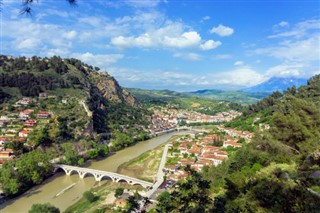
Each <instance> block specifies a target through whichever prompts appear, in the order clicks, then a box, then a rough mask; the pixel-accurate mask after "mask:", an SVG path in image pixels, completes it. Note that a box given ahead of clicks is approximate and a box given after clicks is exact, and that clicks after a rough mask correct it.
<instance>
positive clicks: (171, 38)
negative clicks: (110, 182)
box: [0, 0, 320, 91]
mask: <svg viewBox="0 0 320 213" xmlns="http://www.w3.org/2000/svg"><path fill="white" fill-rule="evenodd" d="M2 3H3V4H2V13H0V15H1V54H5V55H12V56H15V57H18V56H26V57H31V56H33V55H36V56H40V57H52V56H54V55H58V56H60V57H62V58H71V57H72V58H77V59H80V60H82V61H83V62H85V63H87V64H90V65H93V66H97V67H100V68H101V71H106V72H108V73H109V74H110V75H112V76H114V77H115V78H116V79H117V80H118V82H119V83H120V85H121V86H124V87H129V88H143V89H170V90H175V91H195V90H200V89H224V90H237V89H240V88H245V87H250V86H254V85H257V84H259V83H261V82H263V81H266V80H268V79H269V78H271V77H296V78H309V77H311V76H313V75H315V74H317V73H320V1H318V0H314V1H309V0H300V1H299V0H298V1H297V0H241V1H240V0H232V1H231V0H188V1H182V0H181V1H180V0H122V1H120V0H78V1H77V6H70V5H69V4H68V3H67V2H66V1H65V0H38V3H34V4H33V6H32V10H33V12H32V15H21V14H20V10H21V8H22V6H21V0H2Z"/></svg>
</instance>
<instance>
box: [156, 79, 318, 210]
mask: <svg viewBox="0 0 320 213" xmlns="http://www.w3.org/2000/svg"><path fill="white" fill-rule="evenodd" d="M256 116H259V117H260V120H264V121H265V122H268V123H269V124H270V126H271V127H270V129H263V130H261V131H258V129H257V131H256V136H255V137H254V138H253V140H252V142H251V143H249V144H247V145H246V146H244V147H243V148H241V149H239V150H238V151H237V152H236V153H235V155H233V156H232V157H230V159H229V160H228V161H226V162H224V163H222V164H221V165H219V166H217V167H211V168H205V169H204V170H203V171H202V173H201V174H199V173H196V172H194V171H192V170H190V169H188V168H187V170H188V171H189V173H190V177H189V178H188V179H187V181H182V182H181V183H179V184H178V185H179V187H178V188H177V189H174V190H173V191H171V192H170V193H167V192H166V193H164V194H162V195H161V196H160V197H159V198H158V200H159V201H160V203H159V204H158V206H157V209H158V210H159V211H166V212H297V213H298V212H319V211H320V205H319V203H320V157H319V156H320V141H319V138H320V75H316V76H314V77H312V78H311V79H310V80H309V81H308V84H307V85H306V86H302V87H300V88H299V89H297V88H295V87H292V88H291V89H288V90H286V91H284V92H283V94H282V93H274V94H273V95H271V96H269V97H267V98H265V99H263V100H262V101H260V102H259V103H257V104H255V105H251V106H249V107H248V108H247V110H246V114H245V115H243V116H242V117H240V118H239V119H238V120H237V121H235V122H232V123H231V124H230V125H232V126H237V127H238V128H247V127H246V126H247V125H248V123H246V121H247V120H250V119H252V118H256ZM240 121H241V122H240Z"/></svg>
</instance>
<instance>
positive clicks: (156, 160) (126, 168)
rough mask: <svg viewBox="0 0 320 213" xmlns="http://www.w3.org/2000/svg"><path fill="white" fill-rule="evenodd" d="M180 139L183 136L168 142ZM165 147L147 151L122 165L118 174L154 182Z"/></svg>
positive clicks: (175, 137)
mask: <svg viewBox="0 0 320 213" xmlns="http://www.w3.org/2000/svg"><path fill="white" fill-rule="evenodd" d="M179 137H181V136H178V135H176V136H172V137H171V138H170V139H169V140H168V142H171V141H173V140H176V139H177V138H179ZM164 146H165V144H162V145H160V146H158V147H157V148H155V149H153V150H150V151H147V152H145V153H143V154H141V155H139V156H138V157H136V158H134V159H132V160H130V161H128V162H126V163H124V164H122V165H120V166H119V167H118V170H117V173H120V174H123V175H127V176H130V177H135V178H139V179H142V180H145V181H150V182H153V178H154V177H155V175H156V173H157V171H158V168H159V165H160V160H161V157H162V153H163V149H164Z"/></svg>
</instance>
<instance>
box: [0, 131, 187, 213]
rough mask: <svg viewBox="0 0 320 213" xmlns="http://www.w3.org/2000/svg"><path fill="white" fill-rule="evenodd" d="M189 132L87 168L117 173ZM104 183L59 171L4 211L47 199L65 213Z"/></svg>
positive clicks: (20, 209) (133, 148) (127, 150)
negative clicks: (91, 189) (129, 162)
mask: <svg viewBox="0 0 320 213" xmlns="http://www.w3.org/2000/svg"><path fill="white" fill-rule="evenodd" d="M187 133H189V132H188V131H182V132H171V133H168V134H165V135H161V136H158V137H155V138H152V139H150V140H147V141H142V142H139V143H137V144H135V145H134V146H130V147H128V148H125V149H123V150H121V151H118V152H116V153H115V154H113V155H111V156H109V157H107V158H105V159H103V160H99V161H91V162H89V165H88V166H87V167H88V168H92V169H98V170H103V171H110V172H116V171H117V168H118V167H119V166H120V165H121V164H123V163H125V162H127V161H129V160H131V159H133V158H135V157H137V156H139V155H140V154H142V153H144V152H146V151H148V150H151V149H154V148H156V147H157V146H159V145H161V144H163V143H165V142H166V141H168V140H169V139H170V138H171V137H172V136H173V135H177V134H179V135H183V134H187ZM103 183H105V182H104V181H101V182H96V181H95V180H94V177H91V176H90V177H85V178H84V179H80V178H79V176H78V174H74V175H71V176H67V175H65V174H64V173H63V172H59V173H57V174H55V175H54V176H52V177H50V178H49V179H47V180H46V181H45V182H44V183H42V184H41V185H39V186H36V187H33V188H32V189H30V190H29V191H27V192H26V193H24V194H22V195H21V196H19V197H17V198H15V199H12V200H11V201H8V202H6V203H5V204H3V205H1V206H0V212H1V213H20V212H21V213H22V212H28V210H29V209H30V208H31V206H32V204H34V203H46V202H49V203H51V204H53V205H54V206H56V207H58V208H59V209H60V210H61V212H63V211H64V210H65V209H66V208H67V207H69V206H70V205H72V204H73V203H75V202H76V201H78V200H79V199H80V198H81V197H82V194H83V192H85V191H87V190H89V189H90V188H92V187H94V186H96V185H99V184H103Z"/></svg>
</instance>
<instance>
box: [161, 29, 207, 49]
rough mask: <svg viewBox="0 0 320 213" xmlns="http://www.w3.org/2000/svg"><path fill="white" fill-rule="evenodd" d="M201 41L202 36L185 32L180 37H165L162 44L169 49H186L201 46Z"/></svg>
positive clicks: (192, 32) (193, 32)
mask: <svg viewBox="0 0 320 213" xmlns="http://www.w3.org/2000/svg"><path fill="white" fill-rule="evenodd" d="M200 41H201V37H200V35H199V34H198V33H197V32H195V31H191V32H185V33H183V34H182V35H181V36H179V37H169V36H165V37H164V38H163V41H162V43H163V44H164V45H165V46H167V47H178V48H186V47H195V46H197V45H199V43H200Z"/></svg>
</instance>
